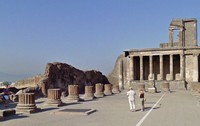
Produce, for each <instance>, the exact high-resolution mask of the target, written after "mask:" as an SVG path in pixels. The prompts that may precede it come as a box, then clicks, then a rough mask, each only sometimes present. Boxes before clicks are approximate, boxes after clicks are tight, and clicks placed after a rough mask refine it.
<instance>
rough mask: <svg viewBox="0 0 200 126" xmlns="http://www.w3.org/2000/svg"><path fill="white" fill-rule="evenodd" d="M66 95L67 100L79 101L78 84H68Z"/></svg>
mask: <svg viewBox="0 0 200 126" xmlns="http://www.w3.org/2000/svg"><path fill="white" fill-rule="evenodd" d="M68 93H69V94H68V96H67V100H69V101H79V100H80V99H79V89H78V85H68Z"/></svg>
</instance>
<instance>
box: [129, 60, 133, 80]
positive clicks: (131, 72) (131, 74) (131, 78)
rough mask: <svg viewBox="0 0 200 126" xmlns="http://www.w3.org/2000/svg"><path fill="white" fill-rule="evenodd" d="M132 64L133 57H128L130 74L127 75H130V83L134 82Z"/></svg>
mask: <svg viewBox="0 0 200 126" xmlns="http://www.w3.org/2000/svg"><path fill="white" fill-rule="evenodd" d="M133 63H134V62H133V56H130V66H129V67H130V71H129V72H130V73H129V75H130V76H129V79H130V82H131V81H133V80H134V72H133V71H134V70H133Z"/></svg>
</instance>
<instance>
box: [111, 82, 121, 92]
mask: <svg viewBox="0 0 200 126" xmlns="http://www.w3.org/2000/svg"><path fill="white" fill-rule="evenodd" d="M112 93H114V94H118V93H120V90H119V85H116V84H115V85H112Z"/></svg>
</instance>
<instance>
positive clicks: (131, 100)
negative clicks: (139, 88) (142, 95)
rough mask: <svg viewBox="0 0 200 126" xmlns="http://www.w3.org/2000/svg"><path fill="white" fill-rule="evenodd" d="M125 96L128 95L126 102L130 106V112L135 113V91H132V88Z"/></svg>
mask: <svg viewBox="0 0 200 126" xmlns="http://www.w3.org/2000/svg"><path fill="white" fill-rule="evenodd" d="M127 95H128V102H129V106H130V111H131V112H135V95H136V93H135V91H134V90H133V88H132V87H131V88H130V89H129V91H128V92H127Z"/></svg>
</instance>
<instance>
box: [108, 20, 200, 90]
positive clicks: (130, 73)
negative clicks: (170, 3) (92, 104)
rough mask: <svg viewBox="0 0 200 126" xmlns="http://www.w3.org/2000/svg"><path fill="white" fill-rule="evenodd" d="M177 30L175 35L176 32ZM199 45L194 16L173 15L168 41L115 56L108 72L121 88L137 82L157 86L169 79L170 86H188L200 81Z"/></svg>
mask: <svg viewBox="0 0 200 126" xmlns="http://www.w3.org/2000/svg"><path fill="white" fill-rule="evenodd" d="M175 33H177V35H176V34H175ZM199 53H200V47H199V46H198V42H197V19H195V18H186V19H173V20H172V21H171V23H170V26H169V42H167V43H161V44H160V48H151V49H131V50H127V51H124V54H122V55H121V56H119V57H118V59H117V61H116V64H115V68H114V70H113V71H112V73H111V74H110V75H109V76H108V79H109V81H110V82H111V83H115V84H119V86H120V87H121V88H128V87H130V86H132V87H136V86H137V85H138V84H140V83H144V84H145V85H147V87H148V86H151V84H152V82H153V83H154V84H155V85H156V87H157V88H160V85H161V83H163V82H169V83H170V87H171V88H179V89H180V88H181V89H185V88H186V89H187V88H189V87H190V83H191V82H199V81H200V56H199Z"/></svg>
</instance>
